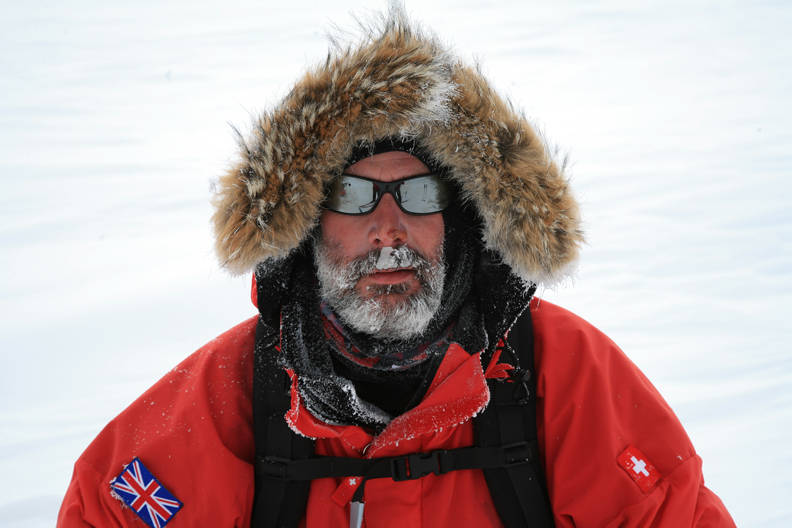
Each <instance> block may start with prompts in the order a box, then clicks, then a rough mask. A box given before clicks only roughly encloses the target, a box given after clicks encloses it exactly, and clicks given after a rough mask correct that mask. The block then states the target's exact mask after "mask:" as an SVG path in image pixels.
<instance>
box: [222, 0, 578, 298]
mask: <svg viewBox="0 0 792 528" xmlns="http://www.w3.org/2000/svg"><path fill="white" fill-rule="evenodd" d="M361 26H362V29H363V38H362V40H361V41H360V42H358V43H357V44H350V45H340V44H338V43H334V46H333V49H332V50H331V51H330V53H329V55H328V57H327V59H326V60H325V61H324V62H322V63H321V64H318V65H316V66H314V67H313V68H311V69H309V70H308V71H307V72H306V73H305V74H304V75H303V77H302V78H301V79H300V80H298V81H297V82H296V84H295V85H294V87H293V88H292V90H291V91H290V93H289V94H288V95H287V96H286V97H285V98H284V99H283V100H282V101H281V102H280V103H278V104H277V105H276V106H275V107H274V108H272V109H271V110H269V111H266V112H264V113H263V114H262V115H261V116H259V117H258V118H256V119H254V122H253V126H252V129H251V131H250V133H249V134H248V135H247V137H243V135H242V134H239V147H240V152H239V159H238V161H237V162H236V163H235V164H234V165H233V166H232V167H231V168H230V169H229V170H228V172H227V173H226V174H225V175H223V176H221V177H220V178H219V181H218V185H217V187H216V194H215V196H214V200H213V203H214V206H215V210H216V211H215V214H214V216H213V219H212V220H213V225H214V232H215V239H216V242H215V250H216V252H217V255H218V258H219V260H220V263H221V265H222V266H223V267H224V268H226V269H227V270H228V271H229V272H231V273H233V274H241V273H245V272H248V271H250V270H252V269H254V268H255V267H256V266H257V265H258V264H259V263H262V262H264V261H266V260H268V259H280V258H282V257H285V256H286V255H288V254H289V253H290V252H291V251H292V250H294V249H295V248H297V247H298V246H299V245H300V244H301V243H302V242H303V241H304V240H305V239H306V238H307V237H309V236H310V233H311V230H312V228H313V227H314V226H315V225H316V224H317V222H318V218H319V215H320V212H321V209H320V204H321V202H322V200H323V198H324V188H325V185H326V184H327V183H328V182H329V181H330V180H331V179H332V178H333V177H335V176H337V175H339V174H340V173H341V172H342V170H343V168H344V167H345V162H346V159H347V158H348V157H349V156H350V153H351V152H352V149H353V148H354V146H355V145H357V144H358V143H359V142H361V141H371V142H373V141H376V140H378V139H382V138H385V137H402V138H405V139H415V140H416V141H418V142H419V143H420V144H421V146H422V147H423V148H424V149H425V151H426V152H427V153H428V155H429V156H431V157H432V158H433V160H434V161H436V162H437V163H438V164H440V165H443V166H445V167H447V168H448V169H449V171H448V174H449V177H450V178H452V179H453V180H455V181H456V182H457V183H458V185H459V186H460V188H461V192H462V198H463V200H465V201H467V202H470V203H472V204H473V205H474V207H475V209H476V210H477V211H478V214H479V216H480V217H481V220H482V224H483V228H482V238H483V241H484V243H485V245H486V247H487V248H489V249H491V250H493V251H495V252H496V253H497V254H498V255H499V256H500V258H502V259H503V262H504V263H506V264H507V265H509V266H510V267H511V269H512V271H513V272H514V273H515V274H517V275H518V276H519V277H520V278H522V279H523V280H524V281H526V282H532V283H535V284H540V285H542V286H545V287H547V286H553V285H554V284H556V283H558V282H559V281H561V280H563V279H564V278H565V277H566V276H568V275H571V274H572V273H574V268H575V264H576V261H577V258H578V252H579V249H580V246H581V245H582V244H583V242H584V238H583V233H582V229H581V225H580V224H581V222H580V217H579V208H578V203H577V201H576V200H575V198H574V196H573V195H572V193H571V191H570V188H569V182H568V179H567V177H566V176H565V175H564V173H563V170H564V163H563V162H559V161H558V160H557V159H555V156H554V152H553V151H552V150H551V149H550V148H548V145H547V143H546V142H545V140H544V138H543V137H542V136H541V135H540V134H539V133H538V132H537V131H536V130H535V129H534V128H533V127H532V126H531V125H530V124H529V123H528V121H527V120H526V118H525V115H524V114H523V113H522V111H520V110H517V109H515V107H514V106H513V105H512V103H511V102H510V101H509V100H508V99H506V98H504V97H503V96H501V95H499V94H498V93H497V92H496V91H495V90H494V89H493V88H492V87H491V86H490V84H489V83H488V82H487V80H486V79H485V78H484V77H483V75H482V73H481V71H480V69H479V68H478V67H471V66H469V65H466V64H465V63H463V62H462V61H461V60H460V59H459V58H458V57H456V56H454V54H453V53H452V52H451V50H450V48H449V47H447V46H446V45H445V44H444V43H443V42H441V41H440V40H439V38H437V37H436V36H434V35H433V34H432V33H431V32H430V31H429V30H427V29H425V28H423V27H422V26H420V25H419V24H415V23H413V22H411V21H409V20H408V18H407V15H406V14H405V13H404V9H403V7H402V6H401V5H400V4H399V3H396V2H394V3H392V4H391V6H390V9H389V12H388V14H387V15H383V16H381V17H380V18H378V19H377V20H375V21H373V22H372V21H369V22H368V23H367V24H361Z"/></svg>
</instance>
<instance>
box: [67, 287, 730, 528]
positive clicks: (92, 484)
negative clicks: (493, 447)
mask: <svg viewBox="0 0 792 528" xmlns="http://www.w3.org/2000/svg"><path fill="white" fill-rule="evenodd" d="M530 310H531V311H532V313H531V317H532V320H533V326H534V336H535V337H534V341H535V343H534V346H535V352H534V353H535V361H536V368H537V399H538V419H537V421H538V424H537V425H538V434H539V443H540V448H541V452H542V462H543V464H544V468H545V473H546V477H547V485H548V489H549V493H550V500H551V503H552V507H553V513H554V516H555V522H556V525H557V526H558V527H559V528H562V527H563V528H567V527H569V528H571V527H577V528H582V527H617V526H618V527H622V528H628V527H639V526H640V527H649V526H653V527H659V526H664V527H673V528H678V527H688V526H691V527H692V526H697V527H716V526H717V527H730V526H734V523H733V521H732V519H731V517H730V516H729V514H728V512H727V511H726V509H725V507H724V506H723V503H722V502H721V501H720V499H718V497H717V496H716V495H715V494H713V493H712V492H711V491H710V490H709V489H707V488H706V487H705V486H704V479H703V477H702V473H701V459H700V458H699V457H698V455H696V452H695V450H694V449H693V446H692V445H691V443H690V439H689V438H688V436H687V434H685V431H684V429H683V428H682V425H681V424H680V423H679V420H678V419H677V418H676V416H675V415H674V413H673V412H672V411H671V409H670V408H669V406H668V404H667V403H666V402H665V401H664V400H663V398H662V397H661V396H660V394H659V393H658V392H657V390H656V389H655V388H654V387H653V386H652V384H651V383H650V382H649V380H647V379H646V377H645V376H644V375H643V374H642V373H641V372H640V371H639V370H638V368H636V367H635V365H633V363H632V362H630V360H629V359H628V358H627V357H626V356H625V355H624V353H623V352H622V351H621V350H619V348H618V347H617V346H616V345H615V344H614V343H613V342H612V341H611V340H610V339H608V338H607V337H606V336H605V335H603V334H602V333H601V332H599V331H598V330H597V329H595V328H594V327H592V326H591V325H589V324H588V323H586V322H585V321H583V320H582V319H580V318H579V317H577V316H575V315H573V314H571V313H570V312H568V311H566V310H563V309H562V308H559V307H557V306H555V305H553V304H551V303H549V302H547V301H541V302H537V301H536V300H534V301H533V302H532V303H531V306H530ZM255 330H256V318H251V319H249V320H247V321H245V322H244V323H242V324H240V325H238V326H236V327H234V328H232V329H231V330H229V331H228V332H226V333H224V334H223V335H221V336H220V337H218V338H217V339H215V340H213V341H211V342H210V343H208V344H207V345H206V346H204V347H203V348H201V349H200V350H198V351H197V352H196V353H194V354H193V355H191V356H190V357H189V358H187V359H186V360H185V361H183V362H182V363H181V364H180V365H179V366H177V367H176V368H174V369H173V370H172V371H170V372H169V373H168V374H167V375H166V376H165V377H163V378H162V379H161V380H160V381H159V382H157V383H156V384H155V385H154V386H153V387H152V388H151V389H149V390H148V391H146V393H145V394H143V395H142V396H141V397H140V398H139V399H138V400H137V401H135V402H134V403H133V404H132V405H130V406H129V407H128V408H127V409H126V410H125V411H124V412H122V413H121V414H120V415H119V416H118V417H117V418H116V419H114V420H113V421H112V422H110V424H108V425H107V427H105V429H104V430H103V431H102V432H101V433H100V434H99V436H98V437H97V438H96V440H94V442H93V443H92V444H91V445H90V446H89V447H88V449H87V450H86V451H85V453H83V455H82V456H81V457H80V459H79V460H78V461H77V463H76V464H75V469H74V477H73V480H72V482H71V485H70V486H69V490H68V492H67V494H66V498H65V499H64V502H63V506H62V507H61V511H60V515H59V518H58V526H59V527H61V528H67V527H69V528H70V527H78V526H79V527H83V526H95V527H119V526H123V527H137V528H140V527H142V526H144V524H143V523H142V521H141V520H140V519H138V518H137V516H136V514H135V513H134V512H133V511H132V510H130V509H128V508H125V507H124V506H123V505H122V503H121V502H120V501H119V500H118V499H116V498H114V497H113V496H112V495H111V490H110V481H111V480H112V479H113V478H114V477H116V476H118V475H119V474H120V473H121V471H122V470H123V468H124V465H125V464H127V463H129V462H130V461H131V460H132V459H133V458H134V457H139V458H140V459H141V460H142V461H143V463H144V464H146V466H147V467H148V468H149V469H150V470H151V471H152V473H153V474H154V475H155V476H156V477H157V479H158V480H159V481H160V482H161V483H162V485H164V486H165V487H166V488H167V489H168V490H169V491H170V492H171V493H173V494H174V495H175V496H176V497H177V498H178V499H179V500H180V501H182V502H183V503H184V507H183V508H182V509H181V510H180V511H179V512H178V513H177V514H176V515H175V516H174V517H173V519H172V520H171V522H170V524H169V526H170V527H172V528H179V527H180V526H184V527H188V526H190V527H194V526H206V527H211V528H225V527H228V528H231V527H240V528H248V527H249V526H250V515H251V509H252V506H253V491H254V479H253V465H252V462H253V460H254V442H253V428H252V425H253V424H252V409H251V390H252V378H253V368H252V358H253V345H254V341H255ZM486 370H487V373H488V375H493V373H494V372H495V371H496V370H497V369H496V368H495V366H494V365H489V366H488V368H487V369H486ZM292 392H293V398H292V403H293V405H292V409H291V411H290V412H289V413H288V415H287V419H288V420H289V422H290V423H291V424H292V426H293V427H294V428H295V429H297V430H298V431H300V432H302V433H303V434H305V435H307V436H310V437H314V438H316V439H317V440H316V451H317V453H318V454H324V455H334V456H348V457H384V456H394V455H403V454H408V453H414V452H427V451H433V450H437V449H451V448H456V447H463V446H469V445H473V427H472V423H471V418H472V417H473V416H474V415H475V414H476V413H477V412H479V411H480V410H481V409H482V408H483V407H484V406H485V405H486V404H487V402H488V400H489V393H488V390H487V387H486V383H485V371H484V369H483V368H482V365H481V363H480V359H479V355H478V354H472V355H469V354H468V353H467V352H465V351H463V350H461V349H460V348H459V347H457V346H455V345H452V346H451V347H450V348H449V350H448V353H447V354H446V357H445V359H444V360H443V362H442V365H441V367H440V369H439V371H438V372H437V374H436V376H435V378H434V381H433V383H432V385H431V388H430V389H429V391H428V392H427V394H426V397H425V398H424V400H423V401H422V402H421V404H420V405H418V406H417V407H416V408H414V409H413V410H411V411H409V412H407V413H405V414H403V415H401V416H399V417H398V418H396V419H395V420H394V421H393V422H392V423H391V424H390V425H389V426H388V427H387V428H386V429H385V430H384V431H383V432H382V433H381V434H380V435H379V436H377V437H373V436H372V435H371V434H369V433H368V432H366V430H364V429H362V428H360V427H355V426H333V425H327V424H325V423H322V422H320V421H319V420H317V419H316V418H315V417H313V416H312V415H311V414H310V413H309V412H308V411H307V410H306V409H305V407H304V406H302V405H301V403H300V401H299V397H298V396H296V394H295V391H292ZM628 448H629V449H630V450H629V451H627V453H626V456H627V459H628V460H629V457H630V455H633V454H635V453H638V454H639V455H638V458H639V459H640V460H638V462H639V463H640V464H641V465H639V466H638V467H633V466H635V464H631V463H629V462H628V463H627V464H625V463H624V462H622V463H620V461H619V460H620V458H621V459H622V460H624V458H625V456H621V457H620V455H623V453H625V450H627V449H628ZM633 462H635V461H633ZM643 464H645V466H644V465H643ZM644 468H646V469H644ZM631 471H632V472H635V473H636V474H643V473H651V475H652V478H647V479H643V480H640V479H639V480H638V481H636V480H635V479H634V478H632V477H631V476H630V472H631ZM655 479H657V480H656V482H654V480H655ZM354 480H355V479H320V480H315V481H313V482H312V484H311V493H310V496H309V500H308V508H307V511H306V514H305V519H304V520H305V521H307V525H308V526H335V527H339V528H341V527H343V528H346V527H347V526H349V504H348V503H349V499H350V498H351V496H352V493H353V492H354V489H355V486H354V484H356V482H354ZM350 481H352V482H350ZM648 484H650V485H649V486H648V488H647V485H648ZM642 487H643V488H644V489H642ZM364 500H365V503H366V510H365V517H364V521H363V522H364V526H369V527H377V528H379V527H388V526H398V527H403V526H416V527H418V526H427V527H429V526H431V527H442V526H453V527H460V526H476V527H483V526H500V525H501V524H500V520H499V519H498V516H497V513H496V511H495V508H494V506H493V503H492V500H491V498H490V494H489V490H488V488H487V485H486V483H485V481H484V476H483V474H482V473H481V471H480V470H467V471H455V472H451V473H448V474H445V475H441V476H435V475H429V476H426V477H424V478H422V479H418V480H414V481H405V482H394V481H391V480H390V479H378V480H374V481H370V482H369V483H367V485H366V490H365V496H364Z"/></svg>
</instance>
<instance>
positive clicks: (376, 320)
mask: <svg viewBox="0 0 792 528" xmlns="http://www.w3.org/2000/svg"><path fill="white" fill-rule="evenodd" d="M440 247H441V250H440V254H439V255H438V256H437V258H436V259H434V260H429V259H427V258H426V257H424V256H423V255H421V254H420V253H418V252H417V251H414V250H412V249H410V248H408V247H407V246H399V247H398V248H394V249H395V251H394V252H393V253H394V255H398V257H397V260H400V261H402V262H406V263H409V265H410V266H411V267H412V269H413V270H415V272H416V279H417V280H418V284H419V285H420V288H419V290H418V291H417V292H415V293H413V294H411V295H405V294H406V291H407V290H408V289H409V285H408V284H395V285H372V286H370V287H369V288H368V291H369V292H370V293H373V296H372V297H371V298H370V299H366V298H364V297H363V296H361V295H360V294H359V293H358V292H357V290H355V286H356V285H357V282H358V280H360V279H361V278H362V277H365V276H366V275H369V274H371V273H373V272H375V271H376V270H377V269H378V268H377V262H378V261H379V260H380V252H381V250H379V249H374V250H372V251H370V252H369V253H367V254H366V255H363V256H361V257H358V258H356V259H354V260H352V261H351V262H349V263H347V264H346V265H345V264H343V255H342V254H341V251H340V249H339V247H338V246H337V245H332V244H328V245H326V244H323V243H322V241H321V238H317V241H316V243H315V251H314V254H315V255H316V257H315V262H316V269H317V276H318V278H319V286H320V295H321V296H322V299H324V301H325V302H327V304H329V305H330V307H332V308H333V311H334V312H335V313H336V315H338V316H339V317H340V318H341V320H342V321H343V322H344V323H345V324H347V325H349V327H351V328H352V329H353V330H356V331H358V332H362V333H365V334H369V335H372V336H375V337H378V338H380V339H390V340H405V339H410V338H413V337H416V336H419V335H421V334H422V333H423V332H424V331H425V330H426V329H427V327H428V326H429V323H430V322H431V320H432V318H433V317H434V315H435V313H437V310H438V308H439V307H440V301H441V298H442V295H443V284H444V282H445V263H444V261H443V252H442V244H441V246H440Z"/></svg>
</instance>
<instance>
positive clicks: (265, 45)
mask: <svg viewBox="0 0 792 528" xmlns="http://www.w3.org/2000/svg"><path fill="white" fill-rule="evenodd" d="M383 6H384V4H379V3H375V4H372V3H371V2H364V1H363V0H348V1H343V2H341V1H337V2H333V3H332V5H331V4H330V3H328V2H319V1H313V2H307V1H302V0H300V1H290V2H284V1H282V0H278V1H255V2H254V1H250V2H244V1H226V2H223V3H222V4H221V3H220V2H206V1H190V2H186V1H183V0H181V1H173V2H159V1H157V2H155V1H153V0H152V1H136V2H125V3H120V2H100V1H88V0H63V1H55V0H50V1H49V2H42V1H39V0H32V1H31V0H28V1H26V2H14V1H12V0H0V176H1V177H2V180H1V181H2V185H1V186H0V189H1V190H0V272H1V276H2V282H0V354H1V358H2V368H0V473H1V474H2V479H0V525H2V526H4V527H9V528H10V527H45V526H52V525H53V524H54V521H55V518H56V516H57V511H58V508H59V505H60V501H61V498H62V496H63V494H64V493H65V491H66V487H67V485H68V482H69V479H70V477H71V473H72V464H73V463H74V461H75V460H76V458H77V457H78V456H79V454H80V453H81V452H82V451H83V449H85V447H86V446H87V445H88V444H89V442H90V441H91V440H92V438H93V437H94V436H95V435H96V434H97V433H98V432H99V431H100V429H101V428H102V427H103V426H104V424H105V423H106V422H107V421H109V420H110V419H111V418H112V417H113V416H115V415H116V414H117V413H118V412H120V411H121V410H122V409H123V408H124V407H125V406H126V405H127V404H129V403H130V402H132V400H133V399H134V398H136V397H137V396H138V395H139V394H140V393H142V392H143V391H144V390H145V389H146V388H147V387H148V386H149V385H151V384H152V383H154V382H155V381H156V380H157V379H158V378H159V377H160V376H162V375H163V374H164V373H165V372H166V371H167V370H168V369H169V368H171V367H173V366H175V365H176V364H177V363H178V362H179V361H180V360H181V359H182V358H184V357H185V356H187V355H188V354H189V353H191V352H192V351H194V350H195V349H196V348H198V347H199V346H201V345H202V344H204V343H205V342H206V341H208V340H210V339H211V338H213V337H214V336H216V335H218V334H219V333H221V332H222V331H224V330H226V329H228V328H229V327H231V326H232V325H234V324H236V323H238V322H240V321H242V320H243V319H245V318H247V317H250V316H251V315H254V314H255V310H254V308H253V306H252V305H251V304H250V301H249V285H250V279H249V277H245V278H242V279H230V278H228V277H227V276H226V275H225V274H224V273H223V272H221V271H219V270H218V266H217V263H216V261H215V259H214V257H213V254H212V249H211V247H212V240H211V234H210V229H209V217H210V215H211V212H212V211H211V207H210V204H209V196H210V191H209V185H210V180H211V179H212V178H213V177H216V176H217V175H219V174H220V173H221V172H222V171H223V169H224V167H225V166H226V165H227V164H228V162H229V160H230V159H231V156H232V154H233V153H234V150H235V145H234V140H233V137H232V134H231V132H230V127H229V125H228V124H227V123H233V124H236V125H241V126H243V127H244V126H246V125H247V123H248V122H249V119H250V118H249V116H250V114H251V113H255V112H256V111H257V110H260V109H262V108H264V107H266V106H267V105H269V104H271V103H273V102H274V101H276V100H277V99H278V98H279V97H281V96H283V95H284V94H285V93H286V92H287V90H288V89H289V86H290V84H291V82H292V81H293V80H294V79H295V78H296V77H297V76H298V75H299V74H300V73H301V71H303V70H304V65H305V64H306V62H313V61H317V60H321V59H323V58H324V56H325V53H326V48H327V46H326V41H325V38H324V30H325V29H326V28H328V27H329V26H330V24H331V22H335V23H338V24H339V25H340V26H341V27H344V28H349V27H351V26H352V22H351V20H352V19H351V16H350V15H349V11H356V12H361V11H363V10H365V9H367V8H372V7H375V8H381V7H383ZM407 9H408V10H409V11H411V12H412V13H413V15H414V16H415V17H416V18H418V19H420V20H423V21H424V22H426V23H427V24H429V25H430V26H432V27H433V28H434V29H435V30H437V31H438V32H439V33H440V34H441V35H442V36H443V37H445V38H446V39H447V40H449V41H451V42H453V43H454V44H455V46H456V48H457V50H458V51H459V52H460V53H461V54H463V55H464V56H466V57H468V58H471V59H472V58H473V57H474V55H477V56H478V57H480V58H482V59H483V60H484V65H485V66H484V71H485V72H486V73H487V75H488V76H489V78H490V79H491V80H492V81H493V83H494V84H495V85H496V86H498V87H500V89H501V90H502V91H504V92H505V93H508V94H509V95H510V96H511V97H512V98H513V99H514V100H515V101H516V102H517V104H518V105H519V106H521V107H523V108H525V110H526V112H527V114H528V115H529V116H531V117H532V118H535V119H536V120H538V122H539V123H541V125H542V126H543V128H544V129H545V131H546V133H547V134H548V136H549V137H550V138H551V139H552V140H553V141H555V142H557V143H558V144H559V145H560V146H561V147H562V149H563V150H565V151H569V152H570V153H571V159H572V160H573V161H574V165H573V167H572V175H573V178H574V182H573V183H574V189H575V190H576V192H577V194H578V196H579V197H580V198H581V200H582V201H583V203H584V209H583V211H584V215H585V222H586V227H587V231H588V237H589V243H590V245H589V247H587V248H586V249H585V251H584V257H583V261H582V263H581V270H580V273H579V276H578V279H577V280H576V281H575V282H574V283H571V282H570V283H569V284H568V285H567V287H566V288H565V289H562V290H559V291H558V292H550V291H548V292H544V294H543V295H544V298H545V299H548V300H551V301H552V302H556V303H559V304H561V305H562V306H565V307H567V308H569V309H571V310H572V311H574V312H576V313H578V314H579V315H581V316H582V317H584V318H586V319H588V320H589V321H591V322H592V323H594V324H595V325H596V326H598V327H599V328H600V329H602V330H604V331H605V332H606V333H607V334H608V335H610V336H611V337H612V338H613V339H614V340H615V341H616V342H617V343H618V344H619V345H620V346H621V347H622V348H623V349H624V350H625V351H626V352H627V353H628V355H629V356H630V357H631V358H632V359H633V360H634V361H635V362H636V363H637V364H638V365H639V366H640V367H641V368H642V369H643V371H644V372H645V373H646V374H647V375H648V376H649V378H650V379H651V380H652V381H653V382H654V383H655V385H656V386H657V387H658V388H659V389H660V391H661V392H662V393H663V394H664V396H665V397H666V398H667V399H668V401H669V402H670V403H671V405H672V407H673V408H674V409H675V410H676V412H677V413H678V415H679V417H680V418H681V420H682V422H683V423H684V425H685V426H686V428H687V430H688V432H689V434H690V436H691V437H692V439H693V442H694V444H695V445H696V447H697V450H698V452H699V453H700V454H701V455H702V457H703V459H704V471H705V477H706V479H707V484H708V485H709V487H711V488H712V489H713V490H714V491H715V492H716V493H717V494H718V495H719V496H720V497H721V498H722V499H723V501H724V502H725V504H726V505H727V507H728V508H729V509H730V511H731V513H732V514H733V516H734V518H735V520H736V521H737V524H738V525H739V526H740V527H752V526H753V527H763V528H771V527H788V526H792V476H790V475H792V354H790V345H792V325H790V323H789V318H790V308H791V307H792V302H791V301H792V238H791V237H790V235H792V227H791V226H792V209H790V205H792V203H790V201H791V198H790V191H792V173H791V171H790V169H792V105H791V104H790V101H791V98H790V96H791V95H792V67H790V65H792V30H790V28H792V4H790V3H789V2H783V1H769V0H766V1H750V2H749V1H744V2H740V1H730V0H722V1H694V2H657V1H643V2H631V1H626V0H603V1H599V0H594V1H586V2H582V1H555V2H538V1H520V2H518V1H512V2H507V1H490V2H472V1H469V0H454V1H447V0H443V1H423V2H420V3H419V2H416V1H410V2H409V3H408V5H407Z"/></svg>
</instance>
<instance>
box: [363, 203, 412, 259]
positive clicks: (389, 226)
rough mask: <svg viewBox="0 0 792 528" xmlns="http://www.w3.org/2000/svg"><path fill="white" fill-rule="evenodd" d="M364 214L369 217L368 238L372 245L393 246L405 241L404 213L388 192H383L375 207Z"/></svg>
mask: <svg viewBox="0 0 792 528" xmlns="http://www.w3.org/2000/svg"><path fill="white" fill-rule="evenodd" d="M366 216H368V217H369V218H370V219H371V227H370V229H369V234H368V239H369V243H370V244H371V245H373V246H374V247H394V246H397V245H402V244H406V243H407V227H406V226H405V225H404V216H406V215H405V213H404V212H403V211H402V210H401V209H399V206H398V205H397V204H396V200H395V199H394V198H393V196H391V195H390V194H385V195H384V196H383V197H382V198H381V199H380V202H379V204H377V207H376V209H374V211H372V212H371V213H369V214H368V215H366Z"/></svg>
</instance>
